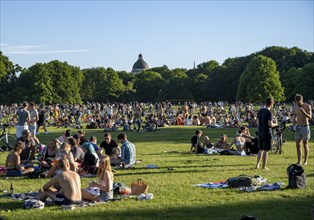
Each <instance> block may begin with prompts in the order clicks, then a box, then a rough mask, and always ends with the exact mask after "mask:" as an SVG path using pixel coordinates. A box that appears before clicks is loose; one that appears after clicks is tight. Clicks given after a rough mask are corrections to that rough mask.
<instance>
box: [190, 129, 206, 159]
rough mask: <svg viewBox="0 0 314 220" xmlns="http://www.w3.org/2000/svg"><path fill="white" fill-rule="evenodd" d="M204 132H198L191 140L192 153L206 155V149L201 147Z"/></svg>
mask: <svg viewBox="0 0 314 220" xmlns="http://www.w3.org/2000/svg"><path fill="white" fill-rule="evenodd" d="M202 134H203V132H202V131H201V130H196V131H195V135H194V136H193V137H192V138H191V149H190V153H193V152H194V153H197V154H199V153H204V148H203V147H202V145H201V142H200V137H201V136H202Z"/></svg>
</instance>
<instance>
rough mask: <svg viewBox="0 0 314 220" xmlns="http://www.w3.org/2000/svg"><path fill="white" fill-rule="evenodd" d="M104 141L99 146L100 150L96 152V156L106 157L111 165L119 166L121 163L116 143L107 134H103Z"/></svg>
mask: <svg viewBox="0 0 314 220" xmlns="http://www.w3.org/2000/svg"><path fill="white" fill-rule="evenodd" d="M104 139H105V140H104V141H103V142H101V144H100V148H99V150H98V152H97V153H98V155H108V156H109V157H110V161H111V162H110V163H111V165H113V166H116V165H119V164H120V162H121V159H120V158H121V148H120V147H119V146H118V143H117V142H116V141H115V140H113V139H112V137H111V134H110V133H109V132H106V133H105V135H104Z"/></svg>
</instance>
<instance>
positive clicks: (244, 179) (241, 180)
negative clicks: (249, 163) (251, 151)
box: [225, 174, 252, 188]
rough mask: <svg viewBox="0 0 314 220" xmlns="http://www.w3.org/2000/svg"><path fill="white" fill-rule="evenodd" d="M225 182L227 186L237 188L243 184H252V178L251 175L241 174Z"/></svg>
mask: <svg viewBox="0 0 314 220" xmlns="http://www.w3.org/2000/svg"><path fill="white" fill-rule="evenodd" d="M225 184H228V187H229V188H239V187H245V186H252V180H251V177H249V176H247V175H245V174H241V175H240V176H237V177H232V178H229V179H227V181H226V183H225Z"/></svg>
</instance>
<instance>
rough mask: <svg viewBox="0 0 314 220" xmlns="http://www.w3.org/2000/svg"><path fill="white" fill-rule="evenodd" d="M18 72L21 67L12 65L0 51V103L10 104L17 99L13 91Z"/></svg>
mask: <svg viewBox="0 0 314 220" xmlns="http://www.w3.org/2000/svg"><path fill="white" fill-rule="evenodd" d="M19 72H21V67H20V66H19V65H17V64H16V65H14V64H13V63H12V62H11V61H10V60H9V58H8V57H6V56H4V55H3V54H2V52H1V51H0V103H3V104H10V103H14V102H16V101H17V99H16V98H17V96H16V95H15V91H16V81H17V73H19Z"/></svg>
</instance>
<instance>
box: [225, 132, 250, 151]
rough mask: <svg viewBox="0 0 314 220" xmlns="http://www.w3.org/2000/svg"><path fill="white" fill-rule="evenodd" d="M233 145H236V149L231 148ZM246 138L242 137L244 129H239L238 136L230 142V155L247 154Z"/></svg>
mask: <svg viewBox="0 0 314 220" xmlns="http://www.w3.org/2000/svg"><path fill="white" fill-rule="evenodd" d="M232 145H235V146H236V148H237V149H236V150H230V148H231V147H232ZM244 146H245V138H244V137H242V131H241V130H238V132H237V135H236V137H235V138H234V139H233V141H232V142H231V143H230V144H229V146H228V148H229V149H228V150H227V151H228V152H229V154H230V155H240V156H245V155H246V154H245V149H244Z"/></svg>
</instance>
